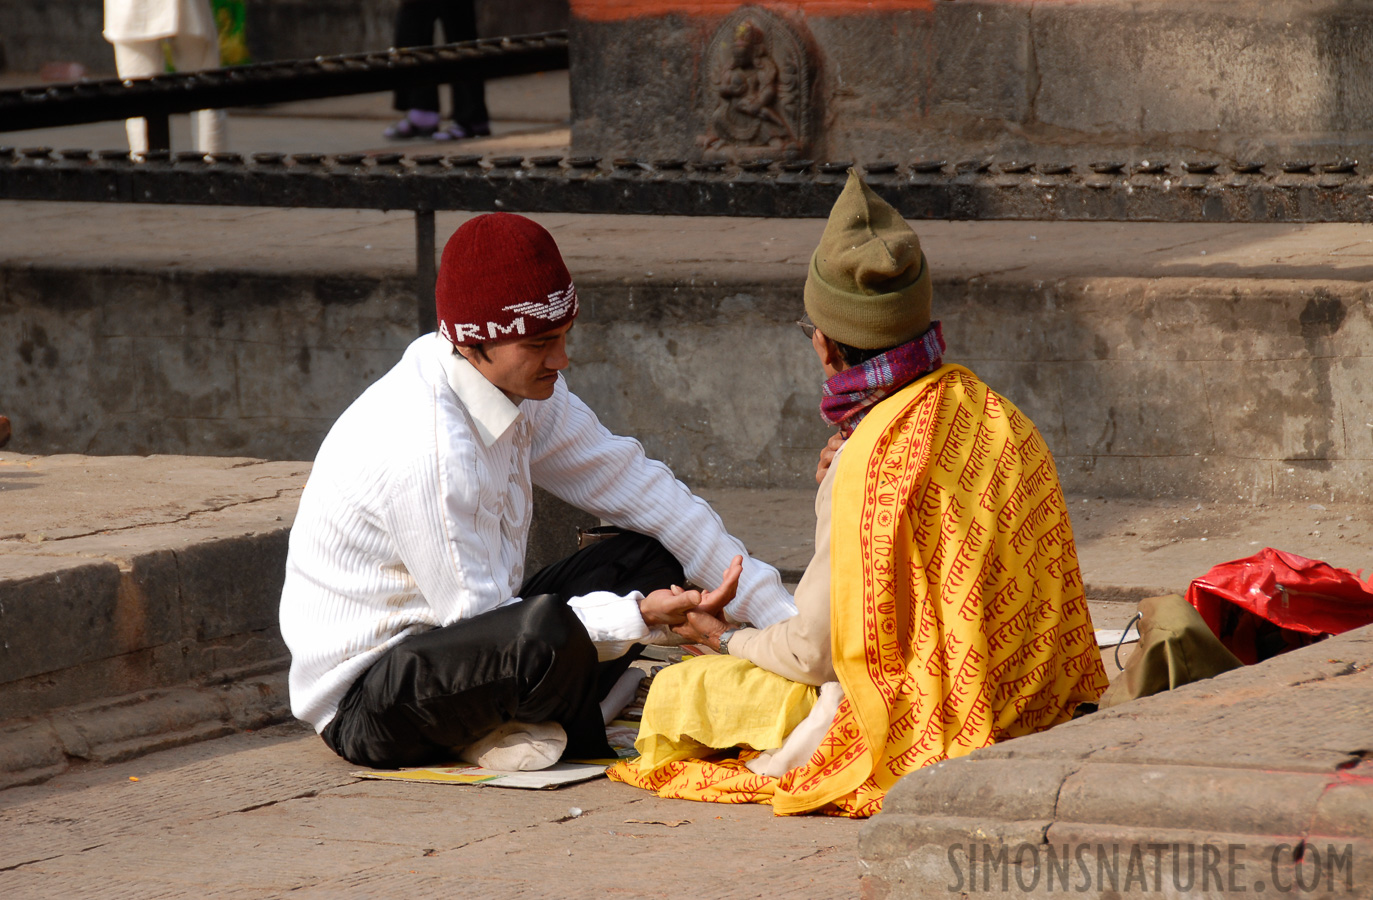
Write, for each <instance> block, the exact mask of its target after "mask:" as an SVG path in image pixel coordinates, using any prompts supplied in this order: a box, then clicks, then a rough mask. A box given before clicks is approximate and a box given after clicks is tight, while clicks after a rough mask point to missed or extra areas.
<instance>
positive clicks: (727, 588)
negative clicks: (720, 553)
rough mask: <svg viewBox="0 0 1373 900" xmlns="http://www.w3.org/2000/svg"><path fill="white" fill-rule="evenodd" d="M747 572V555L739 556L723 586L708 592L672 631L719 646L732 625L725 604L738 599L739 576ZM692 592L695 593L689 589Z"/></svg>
mask: <svg viewBox="0 0 1373 900" xmlns="http://www.w3.org/2000/svg"><path fill="white" fill-rule="evenodd" d="M743 571H744V558H743V557H742V556H736V557H734V559H733V560H731V561H730V564H729V568H728V569H725V574H724V577H723V578H721V580H720V586H719V587H717V588H716V589H715V590H713V591H705V592H703V593H702V595H701V601H700V603H698V604H697V605H696V606H695V608H693V609H690V610H688V611H687V612H686V614H685V616H684V619H685V621H684V622H682V623H681V624H676V625H673V626H672V630H673V631H674V632H676V633H677V634H678V635H680V636H681V637H684V638H686V639H687V640H688V641H690V642H691V643H693V644H706V645H708V646H711V647H715V648H717V649H718V648H719V643H718V642H719V638H720V635H722V634H724V633H725V631H726V630H728V628H729V624H728V623H727V622H725V620H724V610H725V606H726V605H727V604H728V603H729V601H731V600H733V599H734V595H735V593H736V592H737V591H738V590H739V576H740V575H741V574H742V573H743ZM687 593H691V592H687Z"/></svg>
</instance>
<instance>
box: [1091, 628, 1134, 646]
mask: <svg viewBox="0 0 1373 900" xmlns="http://www.w3.org/2000/svg"><path fill="white" fill-rule="evenodd" d="M1124 634H1125V632H1124V631H1123V630H1121V629H1119V628H1098V629H1097V630H1096V645H1097V646H1098V647H1114V646H1115V645H1116V644H1119V643H1120V639H1121V636H1122V635H1124ZM1138 642H1139V629H1137V628H1131V629H1130V638H1129V640H1127V641H1126V642H1125V643H1127V644H1134V643H1138Z"/></svg>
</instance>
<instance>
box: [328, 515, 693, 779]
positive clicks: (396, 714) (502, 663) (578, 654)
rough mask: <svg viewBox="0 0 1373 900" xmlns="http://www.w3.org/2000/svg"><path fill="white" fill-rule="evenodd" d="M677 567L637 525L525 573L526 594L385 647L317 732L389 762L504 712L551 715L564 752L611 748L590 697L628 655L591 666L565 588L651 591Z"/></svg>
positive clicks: (448, 743) (443, 744) (537, 717)
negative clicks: (558, 728) (563, 733)
mask: <svg viewBox="0 0 1373 900" xmlns="http://www.w3.org/2000/svg"><path fill="white" fill-rule="evenodd" d="M683 578H684V575H683V574H682V567H681V565H680V564H679V563H678V562H677V561H676V560H675V559H673V557H672V555H671V554H670V553H668V552H667V550H665V549H664V548H663V546H662V545H661V544H659V543H658V542H657V541H655V540H653V539H652V538H649V537H645V536H643V535H640V534H628V533H627V534H622V535H618V536H616V537H614V538H611V539H609V540H606V541H602V542H601V543H598V544H595V545H593V546H591V547H588V548H587V549H585V550H581V551H578V552H577V553H574V554H573V555H572V556H570V557H568V558H567V559H564V560H562V561H560V562H556V563H554V564H553V565H551V566H548V567H547V568H545V569H543V570H541V571H540V572H538V573H537V574H535V575H534V576H533V577H531V578H530V579H529V580H528V581H526V582H525V584H524V587H523V588H522V589H521V591H520V595H521V596H522V597H525V598H527V599H525V600H522V601H520V602H519V603H515V604H512V605H510V606H507V607H503V608H501V609H497V610H493V611H491V612H489V613H484V614H482V615H480V616H476V617H475V618H472V619H466V620H463V621H461V622H455V623H453V624H452V625H449V626H446V627H444V628H436V629H434V630H432V631H426V632H424V633H423V634H417V635H413V636H411V637H409V638H406V639H405V640H403V641H401V642H400V643H399V644H397V645H396V646H395V647H393V648H391V650H390V651H388V652H387V653H386V654H385V655H384V656H382V658H381V659H379V660H378V661H377V662H376V663H375V664H373V666H372V667H371V668H370V669H368V670H367V671H366V672H364V673H363V675H362V677H361V678H359V679H358V680H357V681H356V682H355V683H354V684H353V686H352V688H350V689H349V691H348V693H347V694H346V695H345V696H344V698H343V701H342V702H341V703H340V704H339V709H338V712H337V714H335V716H334V719H333V720H332V721H331V722H330V723H329V725H328V727H326V728H325V729H324V734H323V737H324V740H325V742H326V743H327V744H328V745H329V746H330V747H331V748H333V750H334V752H336V753H338V754H339V755H340V756H342V757H344V758H345V759H347V760H349V761H350V762H354V763H357V764H359V765H367V766H378V767H386V768H395V767H399V766H418V765H425V764H428V763H436V762H448V761H451V760H453V759H454V758H455V757H456V756H457V753H456V749H457V748H461V747H465V746H467V745H468V744H471V743H472V742H474V741H476V740H479V739H480V738H482V737H484V736H486V735H487V734H489V733H490V732H491V731H492V730H494V729H495V728H496V727H497V726H499V725H501V724H503V723H505V722H509V721H511V720H517V721H521V722H550V721H551V722H557V723H558V724H560V725H562V727H563V730H564V731H566V732H567V749H566V751H565V753H564V755H565V756H569V757H580V758H587V757H604V756H610V755H612V753H611V750H610V747H609V746H608V745H607V744H606V741H605V728H604V725H603V723H602V721H601V713H600V708H599V705H598V704H599V703H600V700H601V698H602V697H604V696H605V694H606V692H607V691H608V690H609V689H610V685H612V684H613V683H614V682H615V679H617V678H618V677H619V676H620V674H621V673H622V672H623V671H624V669H625V668H626V667H627V666H628V665H629V663H630V661H631V660H632V655H626V656H625V657H623V658H621V659H620V660H612V661H609V662H607V663H602V664H599V665H598V664H597V661H596V648H595V645H593V644H592V643H591V639H590V638H589V637H587V634H586V629H585V628H584V627H583V626H582V623H581V620H579V619H578V618H577V616H576V614H575V613H573V612H572V610H571V609H570V608H568V606H567V599H568V598H569V597H574V596H578V595H580V594H586V593H590V592H591V591H596V590H606V591H613V592H615V593H618V594H625V593H628V592H630V591H636V590H637V591H640V592H641V593H649V592H652V591H654V590H658V589H659V588H664V587H667V586H668V585H671V584H681V583H682V580H683Z"/></svg>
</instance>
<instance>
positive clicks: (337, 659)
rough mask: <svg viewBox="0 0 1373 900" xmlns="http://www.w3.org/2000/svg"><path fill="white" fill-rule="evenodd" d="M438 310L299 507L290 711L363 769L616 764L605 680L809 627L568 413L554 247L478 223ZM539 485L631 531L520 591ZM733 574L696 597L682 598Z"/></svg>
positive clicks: (700, 512) (649, 465) (288, 602)
mask: <svg viewBox="0 0 1373 900" xmlns="http://www.w3.org/2000/svg"><path fill="white" fill-rule="evenodd" d="M436 303H437V309H438V319H439V332H438V333H437V334H429V335H425V336H424V337H421V338H419V339H418V340H416V341H415V342H414V343H412V344H411V345H410V347H409V348H408V349H407V350H406V352H405V355H404V356H403V357H402V359H401V360H400V362H399V363H397V364H396V366H395V368H393V369H392V370H391V371H390V372H388V373H387V374H386V375H385V376H383V377H382V378H381V379H380V380H379V381H377V382H376V383H375V384H373V385H372V386H371V387H370V388H368V389H367V390H366V391H365V392H364V393H363V394H362V396H360V397H359V398H358V399H357V400H356V401H355V402H354V403H353V404H352V405H351V406H350V407H349V408H348V409H347V410H346V411H345V412H344V413H343V415H342V416H340V417H339V420H338V421H337V422H336V423H335V424H334V427H333V428H332V429H331V430H330V432H329V435H328V436H327V437H326V438H325V440H324V443H323V445H322V446H321V447H320V450H319V455H318V457H317V458H316V460H315V465H314V469H313V470H312V472H311V474H310V479H309V482H308V484H307V485H306V487H305V492H304V494H303V495H302V497H301V502H300V508H299V512H298V513H297V516H296V520H295V525H294V527H293V528H292V531H291V541H290V551H289V555H288V558H287V572H286V583H285V587H284V589H283V591H282V598H281V630H282V635H283V636H284V638H285V639H286V643H287V645H288V647H289V648H290V651H291V674H290V689H291V706H292V710H293V712H294V713H295V715H296V716H297V717H298V718H300V719H303V720H305V721H307V722H309V723H310V724H312V725H314V726H315V730H316V731H318V732H319V733H320V734H321V736H322V737H323V739H324V741H325V743H327V744H328V745H329V747H331V748H332V749H333V750H334V751H335V752H336V753H338V754H339V755H340V756H343V757H344V758H346V759H348V760H349V761H351V762H354V763H359V764H362V765H369V766H378V767H399V766H414V765H423V764H429V763H436V762H443V761H446V760H452V759H453V758H455V757H458V756H461V757H463V758H465V759H469V760H473V761H477V762H481V763H482V764H486V765H492V766H494V767H498V768H541V767H543V766H547V765H550V764H552V763H553V762H554V761H556V760H557V759H558V758H559V757H560V756H561V755H564V754H565V755H568V756H576V757H603V756H606V755H608V754H609V753H610V750H609V747H608V746H607V744H606V739H605V731H604V723H603V720H602V717H601V711H600V709H599V706H598V702H599V701H600V700H601V698H602V697H603V696H604V694H605V692H606V690H607V689H608V687H609V685H608V684H607V682H608V681H609V682H613V680H614V676H615V675H617V674H618V672H617V671H616V670H615V669H613V668H612V669H609V671H607V667H606V666H604V665H600V664H598V661H599V662H604V661H608V660H612V659H615V658H617V657H622V656H623V655H624V654H625V653H626V651H628V650H629V649H630V647H631V646H632V645H633V644H635V643H636V642H645V641H655V640H658V641H675V639H674V638H673V636H672V635H671V633H670V632H669V631H668V629H667V626H669V625H672V624H676V623H681V622H682V621H683V616H684V614H685V612H686V611H687V610H689V609H692V608H694V607H695V606H696V605H697V604H698V603H701V602H704V603H706V604H707V605H708V607H709V608H712V609H718V608H719V607H721V606H723V605H724V604H725V603H726V602H728V603H729V606H728V610H729V614H730V616H731V617H732V618H736V619H740V620H746V621H750V622H753V623H755V624H757V625H761V626H766V625H771V624H774V623H776V622H780V621H783V620H785V619H787V618H789V617H790V616H792V615H794V614H795V611H796V610H795V606H794V605H793V604H792V601H791V597H790V595H789V594H787V592H786V591H785V589H783V587H782V584H781V579H780V578H779V577H778V574H777V571H776V570H775V569H773V568H772V567H771V566H768V565H766V564H763V563H760V562H758V561H756V560H753V559H750V558H748V557H747V555H746V554H745V552H744V548H743V545H742V544H741V543H740V542H739V541H738V540H737V539H735V538H733V537H731V536H730V535H729V534H728V533H727V532H726V531H725V529H724V527H723V525H722V524H721V522H720V519H719V517H718V516H717V515H716V514H715V513H714V512H713V511H712V510H711V509H710V507H709V506H707V505H706V503H705V502H704V501H703V500H701V499H700V498H698V497H696V496H694V495H693V494H692V493H691V492H690V491H689V490H687V488H686V487H685V486H684V485H682V484H681V483H680V482H678V481H677V480H676V479H675V478H674V477H673V475H672V473H671V472H670V471H669V470H668V469H667V467H666V466H664V465H663V464H662V463H659V462H656V461H653V460H649V459H647V458H646V457H645V456H644V452H643V448H642V447H641V446H640V445H639V443H638V442H637V441H635V440H632V439H630V438H625V437H617V436H615V435H612V434H610V432H608V431H607V430H606V429H605V428H604V427H603V426H602V425H601V424H600V422H599V421H597V419H596V416H595V414H594V413H592V412H591V410H590V409H588V408H587V406H586V405H585V404H584V403H582V401H581V400H579V399H578V398H577V397H576V396H575V395H574V394H573V393H572V392H571V391H569V390H568V388H567V384H566V382H565V381H564V380H563V378H562V376H561V374H560V372H561V370H562V369H564V368H566V367H567V365H568V358H567V353H566V342H567V333H568V330H569V329H570V328H571V327H572V324H573V320H574V319H575V317H576V315H577V311H578V302H577V291H576V288H575V287H574V286H573V283H572V278H571V276H570V275H569V274H568V271H567V267H566V266H565V265H564V264H563V260H562V257H561V255H560V254H559V252H558V248H557V246H556V244H555V243H554V241H553V238H552V236H550V235H549V234H548V232H547V231H545V230H544V229H543V228H542V227H540V226H539V225H537V224H536V223H534V222H532V221H531V220H529V219H526V218H524V217H522V216H516V215H510V214H506V213H497V214H493V215H483V216H478V217H476V218H474V219H472V220H470V221H468V222H467V223H466V224H464V225H463V226H462V227H461V228H459V229H458V230H457V232H456V233H455V234H454V235H453V237H452V238H451V239H450V240H449V241H448V244H447V246H446V247H445V248H444V252H443V259H442V263H441V266H440V270H439V278H438V287H437V297H436ZM536 484H537V485H539V486H541V487H543V488H545V489H546V490H548V491H550V492H551V493H553V494H555V495H556V496H558V497H560V498H562V499H563V500H565V501H567V502H568V503H571V504H573V505H575V506H578V507H580V508H582V509H584V510H586V511H588V512H590V513H593V514H595V515H598V516H600V517H602V518H603V519H605V520H607V521H609V522H611V523H612V524H615V525H618V526H621V527H623V528H625V529H628V532H627V533H625V534H621V535H619V536H617V537H615V538H613V539H611V540H607V541H602V542H600V543H598V544H595V545H593V546H591V547H589V548H587V549H585V550H582V551H580V552H578V553H577V554H575V555H573V556H572V557H570V558H568V559H566V560H564V561H562V562H560V563H556V564H554V565H553V566H550V567H549V568H547V569H545V570H543V571H541V572H538V573H534V574H532V575H526V573H525V572H524V559H525V543H526V539H527V537H528V533H529V524H530V517H531V510H532V501H533V485H536ZM722 572H723V573H725V575H724V579H723V581H722V582H721V583H720V587H719V588H718V589H716V590H715V591H711V592H706V595H705V596H704V597H703V596H702V595H701V594H700V593H698V592H695V591H682V589H681V588H679V587H678V588H675V589H674V586H676V585H682V584H685V583H686V580H687V579H690V580H691V581H694V582H696V583H698V584H714V583H716V582H717V581H719V580H720V579H721V573H722ZM736 583H737V586H738V590H739V596H738V598H737V599H734V591H735V585H736ZM625 664H627V662H623V663H622V664H621V665H620V669H623V666H624V665H625Z"/></svg>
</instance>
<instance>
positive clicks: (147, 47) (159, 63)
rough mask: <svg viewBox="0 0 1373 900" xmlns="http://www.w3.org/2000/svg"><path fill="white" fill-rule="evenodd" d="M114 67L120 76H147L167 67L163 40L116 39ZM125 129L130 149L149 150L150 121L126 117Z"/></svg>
mask: <svg viewBox="0 0 1373 900" xmlns="http://www.w3.org/2000/svg"><path fill="white" fill-rule="evenodd" d="M114 67H115V71H117V72H118V73H119V77H120V78H147V77H149V76H150V75H157V74H159V73H160V72H162V71H163V69H164V68H165V63H164V62H163V58H162V42H161V41H115V43H114ZM124 130H125V131H126V132H128V135H129V150H130V151H132V152H134V153H146V152H147V151H148V121H147V120H146V119H125V120H124Z"/></svg>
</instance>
